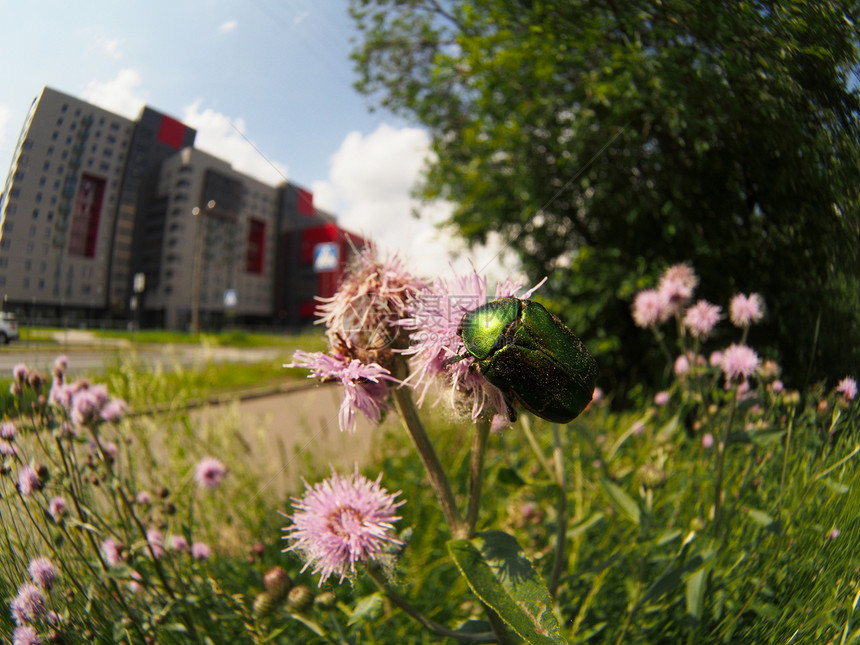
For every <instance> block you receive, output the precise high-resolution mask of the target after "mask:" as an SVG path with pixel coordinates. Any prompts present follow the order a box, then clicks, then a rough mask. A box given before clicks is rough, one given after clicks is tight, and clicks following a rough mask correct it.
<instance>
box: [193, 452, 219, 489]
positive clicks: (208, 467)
mask: <svg viewBox="0 0 860 645" xmlns="http://www.w3.org/2000/svg"><path fill="white" fill-rule="evenodd" d="M226 476H227V466H225V465H224V462H222V461H221V460H220V459H216V458H215V457H204V458H203V459H201V460H200V461H199V462H197V467H196V468H195V470H194V479H195V480H196V481H197V485H198V486H201V487H203V488H209V489H211V490H214V489H216V488H218V487H219V486H220V485H221V482H222V481H224V477H226Z"/></svg>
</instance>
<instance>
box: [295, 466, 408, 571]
mask: <svg viewBox="0 0 860 645" xmlns="http://www.w3.org/2000/svg"><path fill="white" fill-rule="evenodd" d="M381 480H382V474H381V473H380V475H379V477H377V478H376V481H370V480H369V479H367V478H365V477H364V476H362V475H361V474H359V473H358V470H357V469H356V471H355V473H354V474H352V475H347V476H341V475H339V474H337V473H336V472H334V471H332V474H331V477H329V478H328V479H325V480H323V481H322V482H319V483H317V484H315V485H314V486H313V488H311V487H310V486H309V485H308V483H307V482H305V489H306V490H305V494H304V497H302V498H301V499H297V498H295V497H294V498H292V499H293V509H294V513H293V515H292V516H287V517H288V519H290V520H291V521H292V526H290V527H287V528H285V529H284V531H285V533H286V534H287V535H285V536H284V539H285V540H288V541H289V542H290V543H291V545H290V546H289V547H287V548H286V549H284V551H297V552H299V553H300V554H301V555H302V557H303V558H304V559H305V561H306V563H305V566H304V567H303V568H302V571H304V570H305V569H307V568H308V567H313V572H314V573H319V574H320V585H322V584H323V582H325V581H326V580H327V579H328V578H329V577H330V576H332V575H338V576H340V580H341V581H343V579H344V578H345V577H346V576H347V575H348V574H350V573H354V572H355V564H356V562H363V561H366V560H374V559H376V558H377V556H379V555H380V554H381V553H382V552H383V551H384V550H385V548H386V547H387V546H388V545H399V544H402V542H401V541H400V540H399V539H398V538H397V537H396V536H395V535H394V534H393V530H394V522H395V521H396V520H399V519H400V518H399V517H398V516H397V515H395V514H394V512H395V509H396V508H397V507H399V506H401V505H402V504H403V503H404V502H403V501H395V498H396V497H397V496H398V495H399V494H400V491H398V492H396V493H394V494H391V493H389V492H388V491H387V490H386V489H385V488H383V487H381V486H380V485H379V482H380V481H381Z"/></svg>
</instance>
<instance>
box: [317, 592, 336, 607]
mask: <svg viewBox="0 0 860 645" xmlns="http://www.w3.org/2000/svg"><path fill="white" fill-rule="evenodd" d="M336 602H337V597H336V596H335V595H334V594H333V593H332V592H331V591H323V592H322V593H321V594H319V595H318V596H317V597H316V598H314V607H316V608H317V609H333V608H334V605H335V603H336Z"/></svg>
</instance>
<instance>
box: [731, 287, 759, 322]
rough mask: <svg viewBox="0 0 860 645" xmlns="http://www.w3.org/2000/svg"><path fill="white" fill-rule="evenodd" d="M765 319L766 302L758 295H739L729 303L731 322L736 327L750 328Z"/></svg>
mask: <svg viewBox="0 0 860 645" xmlns="http://www.w3.org/2000/svg"><path fill="white" fill-rule="evenodd" d="M763 317H764V301H763V300H762V298H761V296H760V295H759V294H757V293H753V294H750V295H749V296H747V295H744V294H742V293H739V294H737V295H736V296H735V297H733V298H732V300H731V302H730V303H729V320H731V321H732V324H733V325H734V326H735V327H749V326H750V325H751V324H753V323H757V322H759V321H760V320H761V319H762V318H763Z"/></svg>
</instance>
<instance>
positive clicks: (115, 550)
mask: <svg viewBox="0 0 860 645" xmlns="http://www.w3.org/2000/svg"><path fill="white" fill-rule="evenodd" d="M101 547H102V555H103V556H104V559H105V562H107V563H108V566H111V567H115V566H117V565H119V564H121V563H122V561H123V557H122V545H121V544H120V543H119V542H117V541H116V540H114V539H113V538H111V537H109V538H107V539H106V540H104V541H103V542H102V544H101Z"/></svg>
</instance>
